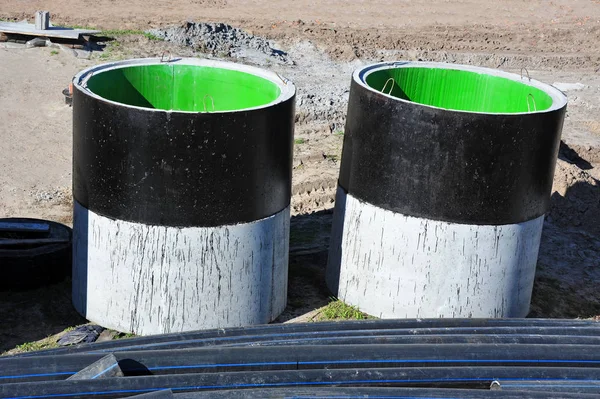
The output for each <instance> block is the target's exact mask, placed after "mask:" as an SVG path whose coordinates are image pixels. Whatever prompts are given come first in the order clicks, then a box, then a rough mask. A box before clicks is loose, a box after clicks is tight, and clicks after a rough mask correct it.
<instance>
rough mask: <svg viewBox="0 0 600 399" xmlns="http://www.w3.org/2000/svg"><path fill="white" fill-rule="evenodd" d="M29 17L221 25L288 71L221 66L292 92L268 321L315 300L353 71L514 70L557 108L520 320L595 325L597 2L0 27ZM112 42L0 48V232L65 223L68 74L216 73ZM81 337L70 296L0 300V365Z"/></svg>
mask: <svg viewBox="0 0 600 399" xmlns="http://www.w3.org/2000/svg"><path fill="white" fill-rule="evenodd" d="M38 9H45V10H50V12H51V14H52V19H53V22H54V23H64V24H69V25H80V26H91V27H95V28H99V29H142V30H145V29H149V28H161V27H165V26H168V25H181V24H182V23H184V22H185V21H188V20H194V21H201V22H209V21H210V22H225V23H229V24H231V25H233V26H235V27H239V28H242V29H244V30H246V31H247V32H250V33H252V34H254V35H257V36H261V37H265V38H267V39H269V40H271V43H272V45H273V46H274V48H277V49H278V50H281V51H283V52H285V54H286V55H287V57H288V59H289V60H290V62H281V60H280V59H274V58H270V57H269V56H261V57H257V56H256V54H253V53H252V54H245V55H244V54H241V55H238V56H236V57H235V58H234V61H236V62H246V63H252V64H257V65H259V66H261V67H265V68H269V69H272V70H275V71H277V72H279V73H281V74H283V75H285V76H287V77H288V78H290V79H292V80H293V81H294V83H295V84H296V86H297V88H298V97H297V124H296V145H295V150H294V174H293V193H292V194H293V197H292V208H293V218H292V231H291V253H290V293H289V300H288V302H289V305H288V308H287V309H286V311H285V313H284V314H283V315H282V316H281V317H280V318H279V319H278V321H285V320H289V319H291V318H294V317H296V316H299V315H302V314H304V313H306V312H308V311H310V310H312V309H314V308H317V307H320V306H322V305H324V304H326V303H327V302H328V299H329V298H328V293H327V290H326V289H325V287H324V285H323V270H324V266H325V263H326V259H327V252H326V251H327V242H328V237H329V229H330V224H331V215H332V212H331V211H332V207H333V200H334V193H335V187H336V184H337V183H336V180H337V174H338V170H339V157H340V153H341V146H342V140H343V129H344V123H345V112H346V106H347V99H348V88H349V83H350V74H351V72H352V70H354V69H355V68H357V67H359V66H361V65H364V64H366V63H369V62H373V61H380V60H398V59H408V60H431V61H444V62H455V63H463V64H472V65H479V66H486V67H493V68H500V69H504V70H507V71H512V72H517V73H519V71H520V69H521V68H522V67H525V68H527V70H528V72H529V74H530V75H531V77H533V78H536V79H538V80H541V81H544V82H546V83H550V84H555V85H557V86H559V88H562V90H564V91H565V92H566V93H567V95H568V96H569V106H568V114H567V118H566V121H565V126H564V130H563V143H562V145H561V151H560V155H559V161H558V164H557V168H556V174H555V184H554V188H553V193H552V209H551V211H550V213H549V214H548V216H547V218H546V222H545V225H544V233H543V237H542V246H541V249H540V255H539V261H538V269H537V275H536V284H535V288H534V297H533V303H532V308H531V314H530V316H535V317H592V316H596V315H600V267H599V266H600V1H598V0H555V1H547V0H532V1H528V2H522V1H516V0H505V1H489V0H486V1H481V0H471V1H468V0H462V1H461V0H456V1H452V2H450V1H447V0H446V1H444V0H429V1H424V0H411V1H409V0H371V1H368V2H367V1H363V0H331V1H327V2H319V1H311V0H295V1H290V0H277V1H267V0H254V1H249V0H247V1H241V0H240V1H233V0H175V1H170V2H162V1H158V0H131V1H116V0H98V1H96V2H94V3H93V5H92V4H91V3H89V2H83V1H82V0H70V1H66V0H46V1H41V0H40V1H36V0H30V1H27V2H15V1H13V2H0V18H4V19H10V20H19V19H22V18H25V17H27V18H31V16H32V15H33V13H34V11H36V10H38ZM117 39H118V41H117V42H114V43H109V44H107V46H106V47H105V48H104V51H93V52H91V53H88V54H83V53H80V54H79V57H75V56H73V53H72V52H71V51H69V50H64V49H59V50H57V49H54V48H33V49H25V48H23V47H22V46H19V45H17V44H14V43H8V44H2V43H0V115H1V119H0V120H1V121H2V123H0V217H5V216H31V217H41V218H47V219H52V220H57V221H59V222H63V223H66V224H70V223H71V210H70V207H71V191H70V182H71V117H72V115H71V108H69V107H68V106H65V104H64V98H63V96H62V94H61V91H62V89H63V88H64V87H66V86H67V84H68V83H69V81H70V79H71V77H72V76H73V75H74V74H75V73H76V72H77V71H79V70H81V69H83V68H85V67H87V66H89V65H93V64H96V63H100V62H105V61H108V60H113V59H122V58H131V57H148V56H160V55H162V54H164V53H171V54H174V55H180V56H200V57H222V56H225V57H227V56H226V55H223V54H214V53H211V54H206V53H204V52H203V51H201V50H202V49H198V48H191V47H179V46H177V45H174V44H171V43H169V42H166V41H155V40H151V39H149V38H147V37H144V36H143V35H136V34H129V35H123V36H119V37H118V38H117ZM87 58H89V59H87ZM576 84H579V85H576ZM0 266H1V265H0ZM83 322H85V321H84V320H83V319H81V318H80V317H79V316H78V315H77V314H76V313H75V312H74V310H72V308H71V306H70V301H69V284H68V283H65V284H61V285H58V286H54V287H49V288H47V289H43V290H38V291H33V292H25V293H0V352H2V351H3V350H7V349H10V348H12V347H14V346H15V345H17V344H20V343H23V342H27V341H32V340H37V339H41V338H44V337H46V336H48V335H51V334H56V333H58V332H60V331H62V330H63V329H64V328H65V327H68V326H72V325H76V324H80V323H83Z"/></svg>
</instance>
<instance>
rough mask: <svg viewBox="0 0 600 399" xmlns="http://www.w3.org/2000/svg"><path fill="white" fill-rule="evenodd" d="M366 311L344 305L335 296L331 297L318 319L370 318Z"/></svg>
mask: <svg viewBox="0 0 600 399" xmlns="http://www.w3.org/2000/svg"><path fill="white" fill-rule="evenodd" d="M372 318H373V317H372V316H369V315H368V314H366V313H363V312H361V311H360V310H359V309H358V308H357V307H356V306H350V305H346V304H345V303H344V302H342V301H340V300H339V299H337V298H331V302H329V304H328V305H327V306H325V308H324V309H323V311H322V312H321V314H320V315H319V321H324V320H365V319H372Z"/></svg>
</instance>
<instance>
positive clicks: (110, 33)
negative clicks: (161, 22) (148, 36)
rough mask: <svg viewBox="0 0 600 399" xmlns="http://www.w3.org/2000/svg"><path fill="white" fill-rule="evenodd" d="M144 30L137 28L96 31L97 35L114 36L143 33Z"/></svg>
mask: <svg viewBox="0 0 600 399" xmlns="http://www.w3.org/2000/svg"><path fill="white" fill-rule="evenodd" d="M143 34H144V31H143V30H139V29H109V30H103V31H101V32H100V33H98V36H106V37H115V36H126V35H143Z"/></svg>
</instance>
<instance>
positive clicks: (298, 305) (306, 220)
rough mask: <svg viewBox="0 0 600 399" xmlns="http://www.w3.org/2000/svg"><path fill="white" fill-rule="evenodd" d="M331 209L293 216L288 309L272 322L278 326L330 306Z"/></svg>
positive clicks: (291, 223)
mask: <svg viewBox="0 0 600 399" xmlns="http://www.w3.org/2000/svg"><path fill="white" fill-rule="evenodd" d="M332 219H333V209H327V210H323V211H318V212H314V213H310V214H303V215H296V216H292V218H291V221H290V258H289V273H288V297H287V307H286V308H285V310H284V311H283V313H282V314H281V315H280V316H279V317H277V318H276V319H275V320H274V322H275V323H281V322H284V321H287V320H290V319H293V318H295V317H298V316H301V315H303V314H306V313H308V312H310V311H312V310H315V309H318V308H320V307H322V306H325V305H327V304H328V303H329V298H330V296H331V294H330V293H329V290H328V288H327V286H326V285H325V267H326V266H327V251H328V248H329V236H330V234H331V222H332Z"/></svg>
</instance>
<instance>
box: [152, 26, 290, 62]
mask: <svg viewBox="0 0 600 399" xmlns="http://www.w3.org/2000/svg"><path fill="white" fill-rule="evenodd" d="M147 33H149V34H151V35H154V36H156V37H158V38H160V39H163V40H166V41H168V42H172V43H175V44H178V45H181V46H190V47H193V48H194V49H196V50H197V51H200V52H203V53H208V54H211V55H215V56H219V57H231V58H249V59H250V60H251V61H253V62H255V63H257V64H264V63H265V61H266V59H261V58H265V57H268V59H270V60H271V61H276V62H279V63H283V64H293V62H292V61H291V59H290V58H289V56H288V54H287V53H285V52H284V51H281V50H278V49H276V48H274V47H273V45H272V43H271V42H269V41H268V40H267V39H265V38H263V37H259V36H254V35H252V34H250V33H248V32H245V31H243V30H241V29H239V28H234V27H233V26H231V25H227V24H224V23H212V24H211V23H202V22H192V21H189V22H186V23H185V24H183V25H182V26H171V27H167V28H158V29H150V30H148V31H147Z"/></svg>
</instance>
